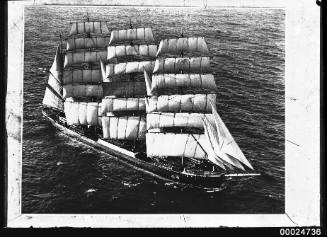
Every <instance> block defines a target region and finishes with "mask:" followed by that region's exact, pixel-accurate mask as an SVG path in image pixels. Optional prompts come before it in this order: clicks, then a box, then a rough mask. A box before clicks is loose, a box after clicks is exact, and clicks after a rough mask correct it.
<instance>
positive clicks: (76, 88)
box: [63, 85, 103, 99]
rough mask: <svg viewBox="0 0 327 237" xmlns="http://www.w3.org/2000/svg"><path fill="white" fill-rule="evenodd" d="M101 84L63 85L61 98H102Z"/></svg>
mask: <svg viewBox="0 0 327 237" xmlns="http://www.w3.org/2000/svg"><path fill="white" fill-rule="evenodd" d="M102 96H103V89H102V85H64V86H63V98H64V99H65V98H69V97H76V98H82V97H97V98H102Z"/></svg>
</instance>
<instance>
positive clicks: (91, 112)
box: [64, 100, 101, 126]
mask: <svg viewBox="0 0 327 237" xmlns="http://www.w3.org/2000/svg"><path fill="white" fill-rule="evenodd" d="M100 106H101V105H100V104H99V103H97V102H74V101H71V100H66V101H65V103H64V111H65V116H66V120H67V124H68V125H92V126H94V125H98V124H99V119H98V116H99V114H98V113H99V107H100Z"/></svg>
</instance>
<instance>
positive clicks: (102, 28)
mask: <svg viewBox="0 0 327 237" xmlns="http://www.w3.org/2000/svg"><path fill="white" fill-rule="evenodd" d="M85 33H91V34H109V30H108V27H107V24H106V22H101V21H87V22H74V23H72V26H71V29H70V32H69V35H70V36H72V35H77V34H85Z"/></svg>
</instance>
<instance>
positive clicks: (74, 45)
mask: <svg viewBox="0 0 327 237" xmlns="http://www.w3.org/2000/svg"><path fill="white" fill-rule="evenodd" d="M108 41H109V37H103V36H89V37H73V38H68V39H67V40H66V42H67V44H66V49H67V50H76V49H89V48H105V47H106V46H107V45H108Z"/></svg>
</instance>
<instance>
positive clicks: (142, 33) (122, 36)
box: [109, 28, 155, 45]
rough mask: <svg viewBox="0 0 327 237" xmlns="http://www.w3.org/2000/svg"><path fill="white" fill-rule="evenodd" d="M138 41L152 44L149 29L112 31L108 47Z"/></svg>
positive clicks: (152, 39) (150, 30) (151, 35)
mask: <svg viewBox="0 0 327 237" xmlns="http://www.w3.org/2000/svg"><path fill="white" fill-rule="evenodd" d="M132 40H140V41H142V42H146V43H154V42H155V41H154V38H153V34H152V29H151V28H134V29H127V30H113V31H111V35H110V41H109V45H112V44H115V43H118V42H124V41H132Z"/></svg>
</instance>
